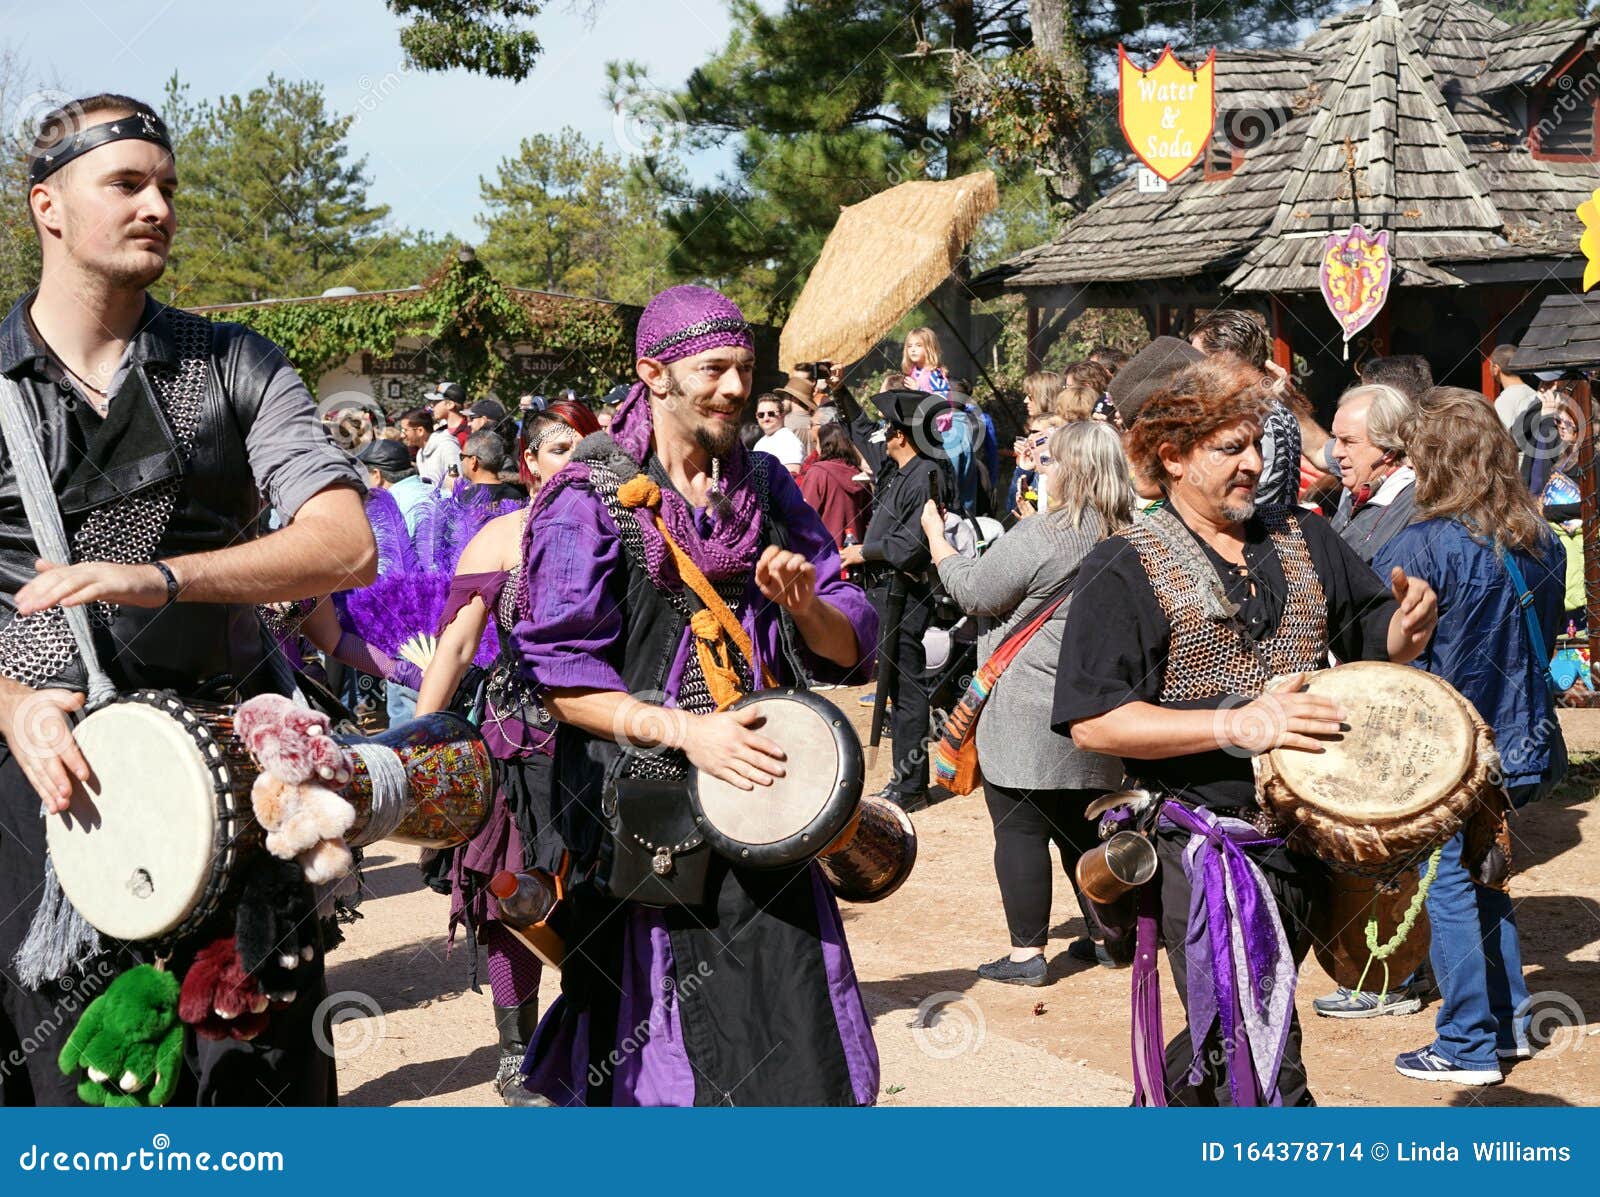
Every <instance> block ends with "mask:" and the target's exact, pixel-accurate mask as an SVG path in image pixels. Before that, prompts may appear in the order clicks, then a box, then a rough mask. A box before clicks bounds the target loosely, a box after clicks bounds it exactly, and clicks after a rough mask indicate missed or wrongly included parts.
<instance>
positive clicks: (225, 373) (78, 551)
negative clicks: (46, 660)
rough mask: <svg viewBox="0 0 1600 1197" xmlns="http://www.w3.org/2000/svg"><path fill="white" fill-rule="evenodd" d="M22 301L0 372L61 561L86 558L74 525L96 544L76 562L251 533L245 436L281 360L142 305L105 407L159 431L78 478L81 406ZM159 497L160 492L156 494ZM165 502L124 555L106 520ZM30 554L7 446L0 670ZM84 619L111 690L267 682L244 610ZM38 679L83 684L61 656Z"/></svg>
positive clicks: (253, 492)
mask: <svg viewBox="0 0 1600 1197" xmlns="http://www.w3.org/2000/svg"><path fill="white" fill-rule="evenodd" d="M32 300H33V296H32V295H31V294H30V295H28V296H27V297H25V298H24V299H22V300H21V301H20V302H18V304H17V305H16V306H15V307H13V308H12V310H11V313H10V315H8V316H7V317H6V319H5V321H4V323H0V370H3V371H4V372H5V374H6V375H8V376H9V377H10V378H11V379H12V380H13V381H14V382H16V384H17V386H18V389H19V390H20V392H21V394H22V400H23V404H24V406H25V408H27V409H28V413H29V415H30V416H31V417H32V419H33V422H34V426H35V427H36V428H37V429H38V430H39V434H40V435H39V443H40V447H41V449H42V451H43V455H44V461H45V467H46V469H47V471H48V472H49V474H50V477H51V481H52V483H53V487H54V490H55V493H56V496H57V501H58V503H59V504H60V506H61V509H62V517H63V522H64V523H65V525H66V533H67V538H68V540H69V541H70V542H72V543H73V545H74V559H75V560H81V559H86V557H85V554H84V552H83V547H84V545H85V543H86V538H85V536H84V532H85V528H86V527H88V528H89V529H90V531H91V532H93V531H94V529H95V528H99V529H100V532H99V536H98V541H97V540H96V537H95V536H92V535H91V536H90V537H88V538H87V539H88V541H90V542H96V543H102V544H105V546H106V551H105V552H104V555H103V556H101V554H99V553H90V554H89V555H88V559H95V558H98V559H105V560H118V559H120V560H131V559H133V558H135V557H141V558H142V559H143V560H154V559H156V558H164V557H176V556H182V555H184V554H189V553H198V552H204V551H207V550H212V549H221V548H225V547H227V546H229V545H232V544H236V543H238V542H239V541H241V540H245V539H249V538H251V537H253V536H254V535H256V533H257V531H258V529H257V523H258V520H259V517H260V515H261V509H262V503H261V499H260V495H259V493H258V491H257V489H256V485H255V480H254V475H253V474H252V473H251V469H250V459H249V454H248V452H247V446H246V437H247V436H248V434H249V430H250V427H251V424H252V423H253V421H254V419H255V415H256V411H257V409H258V407H259V405H260V400H261V396H262V395H263V393H264V391H265V389H266V386H267V384H268V382H269V381H270V380H271V379H272V377H273V375H274V374H275V373H276V371H277V370H278V369H279V368H280V367H281V364H282V360H283V359H282V357H281V355H280V354H279V353H278V352H277V351H276V350H275V348H274V347H273V346H272V344H271V342H269V341H267V340H266V339H265V338H263V337H261V336H259V335H258V334H256V333H253V332H251V331H250V330H248V329H246V328H244V327H243V326H241V325H237V324H217V323H213V322H211V321H209V320H206V319H205V318H203V317H199V316H194V315H190V314H189V313H187V312H183V311H180V310H178V309H175V308H168V307H166V306H164V305H162V304H159V303H156V302H155V301H154V300H147V301H146V309H145V315H144V318H143V321H142V324H141V327H140V330H139V332H138V333H137V334H136V335H135V337H134V339H133V341H132V343H131V349H130V354H129V357H128V369H127V370H126V372H125V373H124V374H123V376H122V379H121V381H120V383H119V385H118V387H117V391H116V394H115V395H113V396H112V398H111V405H112V410H113V411H116V405H117V404H119V403H120V404H124V405H126V404H143V405H147V406H148V408H149V409H150V411H149V413H148V414H147V413H145V412H144V411H142V410H141V411H140V412H139V413H138V415H137V418H138V419H139V420H140V422H141V424H142V426H143V428H144V429H145V430H146V431H147V433H148V432H149V430H150V429H156V430H159V432H158V433H157V434H156V435H154V436H152V435H146V436H145V438H144V440H143V441H142V442H141V443H140V444H139V446H138V448H137V449H136V450H134V449H130V450H128V451H126V452H119V451H118V447H117V446H113V447H112V448H111V450H110V457H109V461H110V463H111V464H110V468H106V469H103V470H98V471H93V472H89V473H88V475H87V476H86V475H85V471H84V470H82V469H81V468H79V467H80V466H81V463H82V462H83V461H84V460H85V453H86V445H87V436H86V433H85V431H84V427H83V423H82V421H81V420H80V419H79V418H78V417H77V416H76V415H74V414H73V412H72V411H71V409H70V406H69V405H70V404H71V403H73V402H81V400H77V399H76V398H75V395H74V392H73V390H72V388H71V385H70V383H68V382H66V381H65V379H64V377H63V376H62V374H61V368H60V366H59V364H58V363H56V362H55V361H54V360H53V359H52V358H51V357H50V356H49V354H48V353H47V352H46V350H45V349H44V348H43V347H42V346H40V345H39V344H38V343H37V342H36V341H35V339H34V337H33V336H32V335H31V333H30V331H29V328H28V321H27V317H26V312H27V309H28V305H29V304H31V302H32ZM152 415H153V418H154V421H155V423H154V424H151V423H150V419H149V417H150V416H152ZM160 434H164V436H163V435H160ZM162 441H164V442H165V443H164V444H162V443H161V442H162ZM168 494H170V496H171V498H170V500H167V499H166V498H165V497H164V496H166V495H168ZM153 499H156V500H159V502H154V501H152V500H153ZM168 508H170V514H167V516H166V519H165V528H164V530H163V531H162V532H161V534H160V536H159V539H158V540H157V541H156V542H155V544H154V547H153V550H152V551H149V552H147V553H144V554H140V553H139V552H138V550H133V551H132V552H128V551H127V550H126V545H127V544H128V543H130V542H131V541H136V540H137V537H132V538H129V537H122V536H119V535H117V528H118V526H117V522H116V520H117V517H118V516H119V515H121V516H124V517H126V518H127V520H129V521H130V525H136V524H137V523H138V522H139V520H141V519H144V520H145V522H146V524H148V523H151V522H159V521H150V520H148V519H145V517H146V516H147V515H148V514H149V513H150V511H152V510H154V511H155V512H156V513H157V514H159V512H160V511H163V510H167V509H168ZM92 521H98V522H97V523H95V522H92ZM119 553H120V554H121V555H119ZM37 556H38V554H37V552H36V550H35V546H34V542H33V536H32V533H31V531H30V530H29V528H28V521H27V517H26V515H25V514H24V512H23V508H22V502H21V497H20V495H19V494H18V490H17V481H16V475H15V470H14V467H13V465H12V462H11V457H10V454H9V452H8V451H5V450H3V449H0V672H7V673H10V672H11V671H10V670H7V668H6V666H7V664H8V662H10V663H16V662H18V661H20V660H21V658H22V655H23V649H24V648H25V647H26V646H27V645H28V643H29V642H30V640H32V639H34V638H35V637H34V629H33V628H31V627H30V626H29V625H30V624H31V623H32V620H25V621H20V622H17V621H16V607H15V595H16V593H17V590H18V589H19V588H20V587H21V586H22V585H23V584H24V583H26V582H27V581H29V580H30V579H32V578H33V577H34V564H33V563H34V560H35V559H36V557H37ZM92 614H93V618H92V622H93V623H94V627H95V634H96V642H97V646H98V647H99V649H100V654H101V663H102V664H103V665H104V666H105V668H106V670H107V672H108V673H109V674H110V675H111V678H112V680H113V681H114V682H116V684H117V685H118V687H119V688H120V689H125V690H126V689H136V688H140V687H154V688H161V689H171V690H175V691H177V692H178V693H179V694H181V695H193V694H195V693H196V692H197V691H199V690H200V689H201V688H202V687H203V686H205V685H207V684H208V683H213V682H216V681H218V680H219V679H231V680H232V682H233V683H235V684H236V685H237V687H238V688H239V691H240V692H241V693H246V694H248V693H255V692H259V691H260V690H262V689H270V688H273V683H272V682H271V680H270V679H269V678H268V677H267V676H266V675H267V673H268V672H269V671H268V670H264V669H263V668H262V664H263V662H264V661H265V659H266V656H267V644H266V641H265V638H264V636H263V634H262V630H261V626H260V623H259V621H258V620H257V618H256V615H255V611H254V608H253V607H250V606H245V605H229V606H224V605H216V604H203V603H182V604H178V605H174V606H172V607H167V608H158V609H139V608H132V607H117V608H110V607H104V606H102V605H98V604H97V605H96V606H95V608H94V609H93V612H92ZM34 618H37V617H34ZM14 623H15V626H13V624H14ZM24 680H26V679H24ZM31 684H39V683H37V682H33V683H31ZM50 684H55V685H62V686H67V687H70V688H74V689H80V690H81V689H83V688H84V677H83V668H82V666H81V664H80V663H79V662H78V661H77V660H76V656H75V655H74V656H73V659H72V660H71V661H70V662H68V663H67V664H65V665H64V666H62V667H61V668H60V669H59V670H56V671H55V672H54V674H53V676H52V678H51V680H50Z"/></svg>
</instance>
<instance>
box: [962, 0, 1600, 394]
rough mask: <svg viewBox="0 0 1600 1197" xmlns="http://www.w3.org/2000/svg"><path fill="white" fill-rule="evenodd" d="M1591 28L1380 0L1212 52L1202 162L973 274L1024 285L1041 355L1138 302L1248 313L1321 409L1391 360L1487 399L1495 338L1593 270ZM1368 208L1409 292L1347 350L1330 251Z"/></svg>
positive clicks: (1007, 288) (1508, 336)
mask: <svg viewBox="0 0 1600 1197" xmlns="http://www.w3.org/2000/svg"><path fill="white" fill-rule="evenodd" d="M1597 34H1600V16H1595V17H1590V18H1580V19H1574V20H1559V21H1536V22H1529V23H1523V24H1517V25H1508V24H1506V23H1505V22H1503V21H1501V20H1499V19H1498V18H1497V17H1495V16H1494V15H1492V14H1491V13H1490V12H1489V11H1488V10H1486V9H1484V8H1481V7H1479V6H1477V5H1475V4H1472V3H1467V2H1460V0H1456V2H1452V0H1378V2H1376V3H1373V4H1371V5H1369V6H1364V7H1360V8H1356V9H1352V10H1350V11H1349V12H1346V13H1344V14H1342V15H1340V16H1338V17H1335V18H1333V19H1331V20H1329V21H1327V22H1325V23H1324V24H1323V25H1322V26H1321V27H1320V28H1319V29H1318V30H1317V31H1316V32H1315V33H1313V34H1312V35H1311V36H1310V37H1309V38H1307V40H1306V41H1305V42H1304V43H1302V44H1301V45H1300V46H1298V47H1295V48H1292V49H1286V50H1278V51H1246V52H1237V53H1220V54H1218V56H1217V74H1216V86H1217V120H1216V128H1215V132H1214V134H1213V140H1212V143H1211V145H1210V146H1209V148H1208V151H1207V153H1206V154H1205V155H1204V158H1203V162H1202V163H1200V164H1197V165H1195V166H1193V167H1191V168H1190V169H1189V170H1188V171H1186V172H1185V173H1184V174H1182V175H1180V176H1179V177H1178V179H1177V180H1176V181H1175V182H1173V183H1172V184H1170V185H1168V187H1167V188H1166V189H1165V190H1164V191H1155V192H1150V191H1142V190H1141V189H1140V187H1139V185H1138V183H1137V182H1136V181H1135V180H1134V179H1132V178H1130V179H1129V180H1128V181H1126V182H1125V183H1123V184H1122V185H1120V186H1119V187H1118V188H1117V189H1116V190H1114V191H1112V192H1111V193H1110V194H1108V195H1107V196H1106V197H1105V198H1104V199H1102V200H1100V201H1099V202H1098V203H1096V204H1094V205H1093V206H1092V207H1090V208H1089V209H1088V210H1087V211H1085V212H1084V213H1082V214H1081V215H1080V216H1078V217H1077V218H1075V219H1073V220H1072V221H1070V222H1069V223H1068V224H1067V225H1066V226H1065V228H1064V229H1063V230H1062V232H1061V233H1060V235H1059V236H1058V237H1057V238H1056V240H1055V241H1053V242H1051V243H1050V244H1048V245H1042V246H1038V247H1036V248H1034V249H1031V250H1028V251H1026V252H1024V253H1022V254H1020V255H1018V256H1017V257H1016V258H1013V259H1012V260H1010V261H1008V262H1006V263H1004V264H1003V265H1001V266H999V267H997V268H995V269H993V270H991V271H988V272H987V273H985V274H984V275H982V276H980V277H979V278H978V279H977V280H975V286H976V287H977V288H978V289H979V290H980V293H988V294H1001V293H1012V294H1020V295H1022V296H1023V297H1024V298H1025V299H1026V301H1027V303H1028V308H1029V316H1030V321H1029V327H1030V351H1031V352H1030V356H1031V357H1032V358H1034V360H1037V358H1038V355H1039V354H1041V353H1042V352H1043V351H1044V349H1045V348H1046V347H1047V345H1048V343H1049V342H1050V340H1051V339H1052V338H1053V336H1054V335H1056V334H1057V333H1058V332H1059V330H1060V329H1061V328H1062V327H1064V325H1065V324H1066V323H1067V322H1069V321H1070V320H1071V319H1072V318H1073V317H1075V316H1076V315H1077V314H1078V313H1080V312H1081V311H1083V310H1084V309H1085V308H1089V307H1132V308H1137V309H1140V310H1142V311H1143V312H1144V314H1145V316H1146V319H1147V321H1148V323H1149V326H1150V330H1151V332H1152V333H1157V332H1176V331H1182V330H1184V329H1186V328H1187V326H1188V325H1189V323H1190V322H1191V320H1192V318H1193V316H1194V314H1195V313H1196V311H1203V310H1206V309H1210V308H1215V307H1219V306H1233V307H1249V308H1254V309H1256V310H1258V311H1260V312H1261V313H1262V314H1263V315H1264V316H1266V317H1267V318H1268V319H1269V321H1270V324H1271V328H1272V331H1273V336H1274V340H1275V355H1276V357H1277V359H1278V361H1279V362H1280V363H1281V364H1283V365H1286V366H1288V365H1291V364H1292V362H1293V359H1294V358H1295V357H1298V358H1300V359H1302V363H1303V368H1302V381H1303V382H1304V384H1305V385H1306V388H1307V390H1308V393H1309V394H1310V396H1311V398H1312V399H1313V401H1315V402H1317V403H1318V405H1319V406H1320V407H1322V408H1323V409H1324V410H1326V408H1327V406H1328V405H1331V403H1332V401H1333V399H1334V397H1335V396H1336V395H1337V393H1338V391H1339V390H1340V389H1342V387H1343V386H1344V385H1345V384H1346V383H1347V382H1348V381H1349V379H1350V376H1351V369H1352V365H1353V364H1354V362H1355V361H1356V360H1359V359H1360V358H1361V357H1364V356H1368V355H1372V354H1379V353H1413V352H1414V353H1423V354H1425V355H1426V356H1427V357H1428V358H1429V360H1430V361H1431V362H1432V364H1433V366H1434V371H1435V376H1436V378H1437V380H1438V381H1440V382H1441V383H1450V384H1453V385H1458V386H1468V387H1474V388H1478V387H1481V388H1482V389H1484V390H1485V392H1486V393H1488V392H1489V391H1490V388H1491V384H1490V376H1489V372H1488V355H1489V352H1490V350H1491V349H1492V348H1493V347H1494V346H1495V345H1496V344H1497V343H1500V342H1510V343H1515V342H1517V341H1518V340H1519V338H1520V336H1521V334H1522V332H1523V330H1524V329H1525V328H1526V327H1527V326H1528V322H1529V321H1530V320H1531V319H1532V316H1533V313H1534V311H1535V310H1536V309H1537V308H1538V305H1539V303H1540V301H1541V300H1543V299H1544V298H1545V297H1546V296H1547V295H1550V294H1554V293H1561V292H1564V291H1567V290H1569V289H1573V287H1574V284H1575V283H1576V281H1577V280H1578V279H1579V278H1580V277H1581V275H1582V269H1583V262H1582V258H1581V256H1580V255H1579V253H1578V237H1579V234H1580V232H1581V230H1580V228H1579V225H1578V221H1577V218H1576V216H1575V215H1574V210H1575V209H1576V207H1577V205H1578V203H1579V202H1580V201H1582V200H1583V199H1584V198H1586V197H1587V196H1588V195H1589V193H1590V192H1592V191H1593V189H1594V186H1595V180H1596V177H1597V176H1600V165H1597V164H1600V128H1597V121H1596V106H1595V100H1596V93H1597V92H1600V75H1597V68H1596V49H1597V47H1600V37H1597ZM1357 221H1359V222H1360V223H1361V224H1363V225H1364V226H1365V227H1366V228H1368V229H1369V230H1371V229H1387V230H1389V232H1390V234H1391V248H1392V251H1393V253H1394V256H1395V262H1396V274H1395V280H1394V281H1395V287H1394V290H1393V292H1392V293H1391V297H1390V300H1389V302H1388V304H1387V305H1386V307H1385V308H1384V310H1383V311H1382V312H1381V313H1380V315H1379V316H1378V318H1377V319H1376V320H1375V321H1374V322H1373V323H1372V324H1371V325H1369V326H1368V327H1367V329H1366V330H1365V331H1364V332H1363V333H1362V334H1361V335H1360V337H1359V338H1358V339H1357V341H1356V342H1355V343H1354V344H1352V346H1351V358H1352V362H1350V363H1346V362H1345V361H1343V360H1342V357H1343V355H1342V351H1341V337H1340V333H1339V330H1338V327H1337V325H1336V324H1335V322H1334V320H1333V317H1332V316H1331V315H1330V314H1329V313H1328V311H1327V309H1326V307H1325V305H1324V303H1323V300H1322V297H1321V294H1320V290H1319V281H1318V265H1319V256H1320V252H1321V249H1322V246H1323V242H1324V239H1325V238H1326V237H1327V235H1328V234H1329V233H1331V232H1335V231H1341V232H1342V231H1343V230H1345V229H1347V228H1348V227H1349V226H1350V225H1351V224H1353V223H1355V222H1357Z"/></svg>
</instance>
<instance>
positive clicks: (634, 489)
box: [617, 474, 661, 510]
mask: <svg viewBox="0 0 1600 1197" xmlns="http://www.w3.org/2000/svg"><path fill="white" fill-rule="evenodd" d="M617 502H619V503H621V504H622V505H623V506H624V507H649V508H651V509H652V510H654V509H655V508H657V507H659V506H660V505H661V488H660V487H659V486H657V485H656V484H655V483H654V482H652V481H650V479H649V477H648V476H647V475H645V474H635V475H634V476H633V477H632V478H629V479H628V480H627V481H626V482H624V483H623V484H622V485H621V486H619V487H617Z"/></svg>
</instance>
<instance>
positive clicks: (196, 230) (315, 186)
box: [161, 75, 389, 305]
mask: <svg viewBox="0 0 1600 1197" xmlns="http://www.w3.org/2000/svg"><path fill="white" fill-rule="evenodd" d="M165 109H166V114H167V118H168V121H169V125H170V126H171V127H172V128H173V132H174V148H175V150H176V151H177V159H178V178H179V191H178V205H179V209H178V211H179V223H180V227H181V231H180V234H179V237H178V240H177V241H176V242H175V243H174V247H173V251H174V252H173V255H172V261H171V263H170V265H169V267H168V271H167V275H166V277H165V279H164V280H163V282H162V284H161V285H162V286H163V287H164V288H166V289H167V290H168V291H169V292H170V293H171V294H172V295H173V297H174V300H175V302H178V303H180V304H184V305H193V304H199V303H226V302H237V301H243V300H255V299H268V298H283V297H288V296H301V295H316V294H319V293H320V292H322V291H323V290H324V289H326V288H328V287H331V286H338V285H346V284H351V283H353V282H356V281H359V277H360V272H361V271H362V269H363V264H364V262H365V260H366V257H367V255H368V254H369V253H370V252H371V251H372V250H374V249H376V248H379V246H380V244H381V243H380V242H379V241H378V240H377V238H378V237H379V235H380V234H381V233H383V232H384V230H383V228H382V225H381V222H382V221H383V220H384V218H385V217H386V216H387V215H388V211H389V210H388V208H387V207H384V206H382V205H373V204H370V203H369V202H368V200H367V188H368V187H369V185H370V180H369V179H368V178H367V175H366V159H364V158H361V159H356V160H354V161H351V160H349V153H350V150H349V144H348V134H349V131H350V125H351V123H352V121H353V119H354V118H353V117H351V116H335V115H333V114H332V113H330V112H329V111H328V108H327V105H326V103H325V101H324V99H323V92H322V86H321V84H318V83H311V82H290V81H287V80H283V79H279V78H277V77H276V76H271V75H269V76H268V77H267V82H266V84H265V85H264V86H262V87H258V88H255V89H254V90H252V91H251V92H250V93H249V95H247V96H237V95H234V96H225V97H223V98H221V99H219V100H217V101H215V102H214V103H213V102H202V103H199V104H191V103H190V102H189V100H188V97H187V94H186V89H185V88H184V87H183V85H181V84H180V83H179V82H178V80H177V78H176V76H174V77H173V79H172V80H171V81H170V82H169V84H168V90H167V96H166V102H165Z"/></svg>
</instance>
